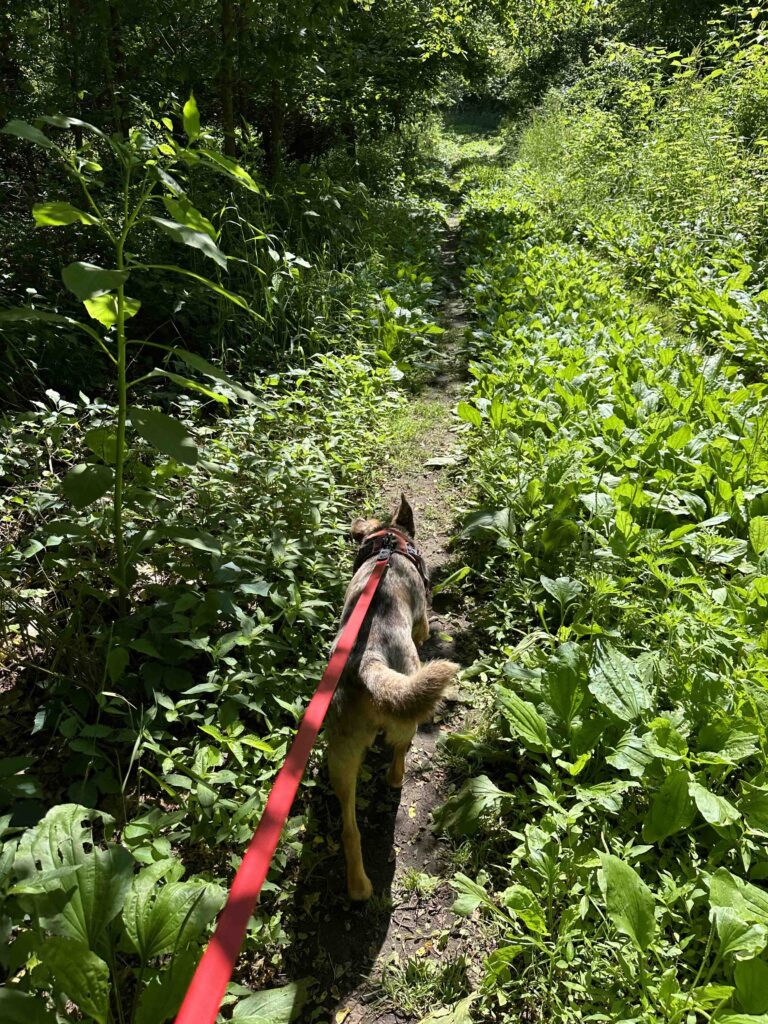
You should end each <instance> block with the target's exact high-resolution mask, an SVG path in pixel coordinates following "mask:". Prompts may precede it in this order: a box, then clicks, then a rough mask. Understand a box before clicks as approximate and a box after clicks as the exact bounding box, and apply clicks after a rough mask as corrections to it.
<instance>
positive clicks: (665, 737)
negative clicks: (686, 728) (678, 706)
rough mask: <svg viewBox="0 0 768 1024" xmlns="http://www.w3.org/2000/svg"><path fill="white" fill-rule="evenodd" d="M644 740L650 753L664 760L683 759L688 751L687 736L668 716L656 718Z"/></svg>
mask: <svg viewBox="0 0 768 1024" xmlns="http://www.w3.org/2000/svg"><path fill="white" fill-rule="evenodd" d="M643 740H644V742H645V747H646V750H647V751H648V753H649V754H651V755H652V756H653V757H658V758H661V759H662V760H663V761H681V760H682V759H683V758H684V757H685V756H686V754H687V753H688V744H687V743H686V741H685V737H684V736H683V735H682V734H681V733H680V732H678V730H677V729H676V728H675V726H674V725H673V723H672V722H671V721H670V720H669V719H668V718H655V719H654V720H653V721H652V722H651V723H650V731H649V732H647V733H646V734H645V736H644V737H643Z"/></svg>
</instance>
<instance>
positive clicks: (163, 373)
mask: <svg viewBox="0 0 768 1024" xmlns="http://www.w3.org/2000/svg"><path fill="white" fill-rule="evenodd" d="M149 376H150V377H167V378H168V379H169V380H172V381H173V383H174V384H178V385H179V387H180V388H187V389H188V390H190V391H199V392H200V394H201V395H205V397H206V398H211V399H212V400H213V401H214V402H219V403H220V404H221V405H229V399H228V398H227V396H226V395H222V394H221V393H220V392H219V391H213V390H212V389H211V388H207V387H206V386H205V385H204V384H201V383H200V382H199V381H197V380H190V378H189V377H182V376H181V375H180V374H178V373H171V371H170V370H161V369H159V368H155V369H154V370H152V372H151V373H150V374H149Z"/></svg>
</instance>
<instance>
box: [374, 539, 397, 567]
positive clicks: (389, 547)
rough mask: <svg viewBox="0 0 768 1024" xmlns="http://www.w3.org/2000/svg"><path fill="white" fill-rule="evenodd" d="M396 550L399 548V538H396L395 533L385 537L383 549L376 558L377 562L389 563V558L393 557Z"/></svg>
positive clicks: (380, 549) (382, 543)
mask: <svg viewBox="0 0 768 1024" xmlns="http://www.w3.org/2000/svg"><path fill="white" fill-rule="evenodd" d="M396 548H397V537H396V536H395V534H394V533H388V534H387V535H386V536H385V537H384V540H383V541H382V542H381V547H380V548H379V553H378V554H377V556H376V561H377V562H387V561H389V558H390V556H391V555H392V552H393V551H395V550H396Z"/></svg>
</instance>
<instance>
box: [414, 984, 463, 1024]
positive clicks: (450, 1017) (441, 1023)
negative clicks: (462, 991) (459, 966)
mask: <svg viewBox="0 0 768 1024" xmlns="http://www.w3.org/2000/svg"><path fill="white" fill-rule="evenodd" d="M475 999H477V993H476V992H473V993H472V995H469V996H467V997H466V999H462V1000H460V1001H459V1002H458V1003H455V1004H454V1005H453V1006H443V1007H441V1008H440V1009H439V1010H433V1011H432V1013H430V1014H429V1015H428V1016H427V1017H422V1018H421V1020H420V1021H419V1024H472V1017H471V1015H470V1012H469V1008H470V1006H471V1005H472V1003H473V1002H474V1001H475Z"/></svg>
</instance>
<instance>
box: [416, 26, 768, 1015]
mask: <svg viewBox="0 0 768 1024" xmlns="http://www.w3.org/2000/svg"><path fill="white" fill-rule="evenodd" d="M744 32H745V34H744V36H739V35H738V34H736V35H735V36H734V34H733V33H727V34H724V35H723V36H722V37H721V38H720V39H719V41H718V40H716V41H715V43H713V45H712V48H711V50H710V51H708V52H706V53H704V54H701V53H700V54H698V55H694V57H693V58H692V59H691V60H680V59H679V55H677V56H675V55H671V56H668V55H666V54H662V53H660V52H658V51H652V52H648V51H641V50H634V49H630V48H617V49H610V48H609V50H608V51H607V52H606V54H605V55H604V56H603V57H601V58H599V59H597V60H596V61H595V63H594V65H593V66H592V69H591V71H590V69H588V70H587V72H586V75H585V77H584V79H583V80H582V81H581V82H579V83H578V84H577V85H575V86H574V87H573V88H572V89H570V90H565V91H560V92H557V93H554V94H551V95H550V96H549V97H547V98H546V99H545V101H544V104H543V107H542V108H541V110H540V111H538V112H537V113H536V114H535V115H534V116H533V119H532V121H531V123H530V125H529V126H528V127H526V128H524V129H523V130H522V132H521V133H520V132H519V131H518V132H516V133H509V134H508V136H507V138H506V143H505V144H506V147H507V157H506V160H505V161H499V160H498V159H495V158H492V159H491V160H490V161H488V160H487V159H483V158H482V157H481V158H476V157H473V158H472V160H470V161H468V162H467V164H466V165H465V166H464V168H463V170H462V175H463V179H462V184H463V187H464V189H465V190H466V202H465V205H464V208H463V225H462V229H463V245H462V249H461V251H462V253H463V255H464V261H465V265H466V294H467V299H468V302H469V303H470V305H471V309H472V312H473V315H474V318H475V322H474V324H473V327H472V330H471V331H470V332H469V344H470V348H471V361H470V374H471V378H472V379H471V383H470V385H469V386H468V388H467V391H466V394H465V398H464V400H463V401H462V402H461V403H460V404H459V406H458V416H459V418H460V419H461V421H463V423H464V424H465V426H464V431H465V434H464V444H465V449H466V453H467V455H468V459H469V463H468V470H467V477H468V480H469V481H470V484H471V486H472V487H473V489H474V499H473V505H474V507H473V509H472V511H471V512H470V514H469V515H468V516H467V517H466V519H465V522H464V526H463V531H462V535H461V544H460V551H461V553H462V554H463V557H464V560H465V562H466V564H467V565H468V566H470V567H471V570H472V571H471V573H470V575H469V576H468V577H467V579H466V582H465V587H468V588H470V587H471V591H468V593H471V595H472V598H473V600H474V601H475V602H476V603H477V611H476V613H475V614H474V616H473V625H474V629H475V633H476V635H477V636H478V638H479V643H480V646H481V648H482V651H481V657H480V659H479V661H478V662H477V664H476V665H475V666H474V667H473V668H472V669H471V670H470V671H469V672H468V673H467V678H468V679H471V680H472V687H473V690H474V694H475V697H474V700H475V702H476V704H477V710H476V711H475V712H474V714H473V716H471V718H470V723H471V722H474V723H475V725H474V727H471V725H470V727H468V728H466V729H465V730H464V731H462V732H457V733H454V734H453V735H449V736H447V737H446V738H445V739H444V741H443V747H444V751H445V754H446V758H447V763H448V766H449V767H450V769H451V771H452V772H453V773H454V775H456V776H458V779H459V784H458V785H457V791H456V792H455V794H454V795H452V796H451V797H450V798H449V799H448V801H447V802H446V803H445V804H444V805H443V806H442V808H440V809H439V810H438V811H437V813H436V816H435V818H436V823H437V826H438V828H439V829H440V830H442V831H444V832H445V833H447V834H448V835H450V836H451V837H453V840H454V843H455V849H454V857H455V861H456V864H457V866H458V868H459V870H458V871H457V873H456V875H455V877H454V886H455V888H456V890H457V901H456V903H455V905H454V910H455V911H456V913H458V914H460V915H474V916H475V918H478V919H479V920H480V921H481V922H482V923H483V927H484V928H485V929H486V932H487V937H488V938H489V939H490V940H491V941H492V942H493V943H494V945H495V951H494V952H493V953H492V954H491V955H490V956H489V957H487V958H486V959H485V960H484V961H483V962H482V964H481V965H479V966H480V969H481V973H482V981H481V983H480V986H479V990H478V998H477V1000H476V1001H475V1002H474V1003H473V1009H472V1015H473V1018H474V1019H477V1020H480V1019H483V1020H489V1021H491V1020H494V1021H495V1020H504V1021H518V1020H519V1021H523V1020H525V1021H529V1020H557V1021H581V1020H589V1021H616V1022H619V1021H621V1022H630V1021H638V1022H639V1021H643V1022H657V1021H667V1022H675V1024H677V1022H683V1021H686V1022H688V1024H694V1022H699V1021H708V1020H714V1021H722V1022H727V1021H730V1022H732V1024H736V1022H737V1021H738V1022H739V1024H746V1022H748V1021H755V1022H758V1021H764V1020H766V1019H768V1018H766V1016H765V1015H766V1014H768V959H767V958H766V949H767V948H768V888H767V887H766V879H767V878H768V852H767V850H766V839H768V817H767V816H766V807H768V779H767V778H766V774H765V756H766V752H768V658H767V657H766V622H767V621H768V603H767V597H766V595H767V594H768V561H767V560H766V559H767V558H768V439H767V438H766V425H767V423H768V420H767V419H766V415H767V413H768V407H767V405H766V386H765V383H764V381H763V376H762V369H763V367H764V366H765V362H766V347H765V343H764V339H765V336H766V335H765V332H766V330H767V329H768V310H766V306H765V296H764V294H762V293H761V290H760V289H761V281H762V279H763V260H764V248H763V247H764V231H763V229H762V217H763V193H762V187H763V177H764V168H765V158H764V156H763V149H762V145H761V143H762V142H764V141H765V140H764V139H763V138H762V135H761V133H762V132H763V131H764V130H766V129H768V124H767V123H766V121H765V118H764V116H763V115H762V114H761V115H759V116H755V119H754V121H753V122H750V123H752V124H753V125H754V131H753V132H751V133H747V131H746V130H745V124H744V120H743V119H744V118H745V117H746V116H747V114H746V113H745V109H746V107H747V106H748V105H749V104H752V106H751V107H750V110H752V109H753V107H754V106H755V103H756V94H755V90H756V89H757V85H758V82H760V83H761V82H762V81H763V77H764V74H765V70H764V69H765V67H766V57H765V50H764V46H763V43H762V38H760V39H755V37H754V35H752V34H750V32H749V31H748V30H747V29H745V30H744ZM734 39H735V42H734ZM729 40H730V43H728V41H729ZM726 44H728V45H726ZM734 47H736V48H738V49H739V54H740V55H741V59H736V60H733V59H732V58H733V50H734ZM726 53H727V54H728V55H729V56H728V58H727V60H726V58H725V56H724V55H725V54H726ZM722 68H725V69H726V70H725V71H724V73H719V74H715V72H716V71H718V69H722ZM607 83H610V89H609V88H608V84H607ZM759 95H760V96H763V95H764V94H763V93H759ZM750 116H751V115H750ZM740 118H741V119H742V120H740ZM466 773H468V774H469V775H470V778H469V779H468V780H466V781H464V782H463V783H462V782H461V776H462V775H464V774H466Z"/></svg>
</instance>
